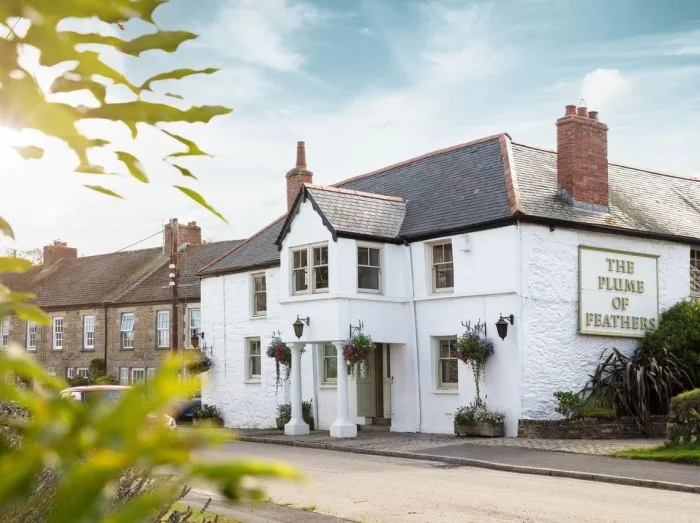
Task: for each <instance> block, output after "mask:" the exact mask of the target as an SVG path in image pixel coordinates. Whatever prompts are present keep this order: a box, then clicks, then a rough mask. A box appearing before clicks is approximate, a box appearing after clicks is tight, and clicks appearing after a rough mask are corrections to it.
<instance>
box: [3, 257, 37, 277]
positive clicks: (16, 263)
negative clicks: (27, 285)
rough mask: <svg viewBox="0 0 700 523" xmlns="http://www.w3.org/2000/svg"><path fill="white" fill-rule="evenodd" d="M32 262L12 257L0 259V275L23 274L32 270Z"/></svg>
mask: <svg viewBox="0 0 700 523" xmlns="http://www.w3.org/2000/svg"><path fill="white" fill-rule="evenodd" d="M32 266H33V265H32V262H30V261H29V260H25V259H23V258H15V257H14V256H2V257H0V273H2V272H24V271H26V270H28V269H31V268H32Z"/></svg>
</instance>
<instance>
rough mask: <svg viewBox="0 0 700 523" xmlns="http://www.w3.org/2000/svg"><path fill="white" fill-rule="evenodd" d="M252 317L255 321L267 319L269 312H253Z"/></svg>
mask: <svg viewBox="0 0 700 523" xmlns="http://www.w3.org/2000/svg"><path fill="white" fill-rule="evenodd" d="M250 319H251V321H255V320H266V319H267V313H265V314H253V315H252V316H251V317H250Z"/></svg>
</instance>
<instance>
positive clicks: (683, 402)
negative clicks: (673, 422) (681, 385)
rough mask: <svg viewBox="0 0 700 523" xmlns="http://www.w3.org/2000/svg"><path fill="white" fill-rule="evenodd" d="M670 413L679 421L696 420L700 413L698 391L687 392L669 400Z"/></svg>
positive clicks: (699, 390) (699, 391)
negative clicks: (697, 414)
mask: <svg viewBox="0 0 700 523" xmlns="http://www.w3.org/2000/svg"><path fill="white" fill-rule="evenodd" d="M671 412H672V413H673V414H674V416H676V417H677V418H678V419H679V420H681V421H687V420H690V419H697V418H696V415H695V414H694V412H695V413H698V412H700V389H693V390H689V391H688V392H684V393H682V394H679V395H678V396H676V397H675V398H673V399H672V400H671Z"/></svg>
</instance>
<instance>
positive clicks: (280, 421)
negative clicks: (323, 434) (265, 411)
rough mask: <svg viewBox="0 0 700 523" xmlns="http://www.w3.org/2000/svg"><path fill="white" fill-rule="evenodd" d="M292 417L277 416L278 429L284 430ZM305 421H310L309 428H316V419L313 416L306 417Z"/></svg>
mask: <svg viewBox="0 0 700 523" xmlns="http://www.w3.org/2000/svg"><path fill="white" fill-rule="evenodd" d="M290 419H291V418H277V420H276V421H277V429H278V430H284V426H285V425H286V424H287V423H289V420H290ZM304 421H305V422H306V423H308V425H309V430H314V419H313V418H304Z"/></svg>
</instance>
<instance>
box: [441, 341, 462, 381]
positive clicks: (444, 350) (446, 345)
mask: <svg viewBox="0 0 700 523" xmlns="http://www.w3.org/2000/svg"><path fill="white" fill-rule="evenodd" d="M458 361H459V360H458V359H457V338H454V337H452V338H438V339H437V371H438V378H437V386H438V388H439V389H456V388H457V375H458V365H457V362H458Z"/></svg>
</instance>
